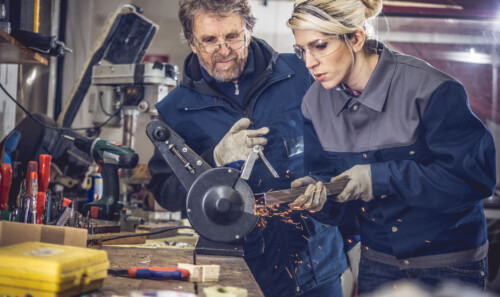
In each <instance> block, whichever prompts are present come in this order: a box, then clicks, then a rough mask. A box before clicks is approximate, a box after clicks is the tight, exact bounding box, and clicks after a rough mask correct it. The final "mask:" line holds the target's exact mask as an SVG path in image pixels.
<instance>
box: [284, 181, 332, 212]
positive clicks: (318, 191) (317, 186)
mask: <svg viewBox="0 0 500 297" xmlns="http://www.w3.org/2000/svg"><path fill="white" fill-rule="evenodd" d="M306 185H307V188H306V191H305V192H304V194H302V195H300V196H299V197H298V198H297V199H295V201H293V202H291V203H289V204H288V206H290V207H291V208H294V209H302V210H307V211H310V212H316V211H320V210H321V209H322V208H323V205H324V204H325V201H326V188H325V186H324V185H323V182H321V181H319V182H316V180H315V179H314V178H312V177H310V176H305V177H301V178H299V179H296V180H294V181H293V182H292V184H291V185H290V186H291V187H292V188H300V187H304V186H306Z"/></svg>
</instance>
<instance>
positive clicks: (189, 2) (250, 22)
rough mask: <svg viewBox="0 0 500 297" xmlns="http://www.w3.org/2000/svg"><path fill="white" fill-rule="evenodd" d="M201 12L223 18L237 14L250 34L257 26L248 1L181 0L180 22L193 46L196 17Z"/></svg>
mask: <svg viewBox="0 0 500 297" xmlns="http://www.w3.org/2000/svg"><path fill="white" fill-rule="evenodd" d="M201 12H209V13H214V14H216V15H218V16H221V17H224V16H228V15H230V14H232V13H237V14H239V15H240V16H241V18H242V19H243V22H244V25H245V28H246V30H247V31H248V32H252V31H253V27H254V25H255V17H254V16H253V15H252V11H251V8H250V4H249V3H248V0H223V1H221V0H180V1H179V20H180V22H181V25H182V30H183V32H184V37H185V38H186V40H187V41H188V42H189V43H191V44H192V43H193V38H194V37H193V25H194V17H195V16H196V15H197V14H198V13H201Z"/></svg>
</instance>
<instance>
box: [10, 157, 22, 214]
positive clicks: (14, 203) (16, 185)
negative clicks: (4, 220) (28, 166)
mask: <svg viewBox="0 0 500 297" xmlns="http://www.w3.org/2000/svg"><path fill="white" fill-rule="evenodd" d="M23 178H24V175H23V164H22V163H21V162H17V161H15V162H12V183H11V186H10V192H9V201H8V205H9V221H14V219H15V217H16V216H17V213H18V208H19V204H20V199H22V198H19V197H18V196H19V195H20V194H21V184H22V182H23Z"/></svg>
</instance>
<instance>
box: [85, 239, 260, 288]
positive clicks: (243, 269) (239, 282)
mask: <svg viewBox="0 0 500 297" xmlns="http://www.w3.org/2000/svg"><path fill="white" fill-rule="evenodd" d="M102 249H103V250H105V251H107V252H108V258H109V261H110V263H111V267H112V268H123V269H124V268H129V267H135V266H145V267H153V266H169V267H177V264H178V263H188V264H217V265H220V276H219V281H218V282H204V283H202V282H187V281H176V280H169V281H158V280H141V279H134V278H126V277H115V276H112V275H109V276H108V277H107V278H106V279H105V280H104V285H103V287H102V288H101V289H99V290H97V291H93V292H91V293H90V294H86V295H87V296H92V297H101V296H113V295H117V296H128V295H129V294H130V292H131V291H155V290H176V291H184V292H189V293H194V294H197V295H198V296H205V294H204V293H203V288H206V287H211V286H215V285H222V286H234V287H240V288H245V289H247V291H248V296H249V297H261V296H264V295H263V294H262V291H261V290H260V288H259V286H258V285H257V282H256V281H255V279H254V278H253V276H252V273H251V272H250V270H249V269H248V266H247V265H246V263H245V260H244V259H243V258H240V257H222V256H205V255H197V256H196V260H195V257H194V248H184V249H178V248H164V247H156V248H152V247H123V246H121V247H118V246H103V247H102ZM195 261H196V263H195Z"/></svg>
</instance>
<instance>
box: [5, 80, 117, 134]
mask: <svg viewBox="0 0 500 297" xmlns="http://www.w3.org/2000/svg"><path fill="white" fill-rule="evenodd" d="M0 89H2V91H3V92H4V93H5V94H6V95H7V97H8V98H9V99H10V100H12V101H14V103H15V104H16V105H17V106H18V107H19V108H20V109H21V110H22V111H23V112H24V113H25V114H26V115H28V117H30V118H31V119H32V120H34V121H35V122H36V123H37V124H39V125H40V126H42V127H45V128H48V129H54V130H60V131H78V130H97V129H99V128H101V127H102V126H104V125H106V124H107V123H109V121H111V119H112V118H113V117H115V116H117V115H118V114H119V113H120V111H121V110H122V108H123V104H121V105H120V106H119V107H118V109H117V110H116V111H115V112H114V113H113V114H111V115H110V117H109V118H107V119H106V120H105V121H104V122H103V123H101V124H99V125H97V126H93V127H81V128H60V127H57V126H51V125H47V124H45V123H42V122H40V120H38V119H37V118H35V117H34V116H33V115H32V114H31V113H30V112H29V111H28V110H27V109H26V108H25V107H24V106H22V105H21V103H19V102H18V101H17V100H16V99H15V98H14V97H13V96H12V95H11V94H10V93H9V92H8V91H7V90H6V89H5V88H4V86H3V85H2V84H1V83H0Z"/></svg>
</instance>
